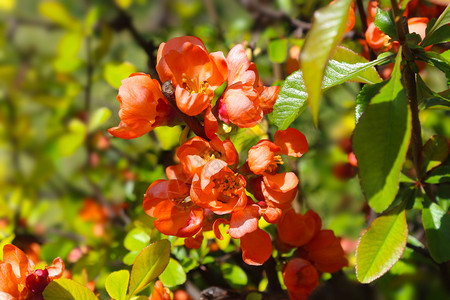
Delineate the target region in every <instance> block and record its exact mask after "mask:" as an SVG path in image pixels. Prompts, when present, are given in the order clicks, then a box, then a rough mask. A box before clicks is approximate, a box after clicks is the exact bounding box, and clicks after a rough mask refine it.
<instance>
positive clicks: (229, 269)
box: [220, 263, 248, 289]
mask: <svg viewBox="0 0 450 300" xmlns="http://www.w3.org/2000/svg"><path fill="white" fill-rule="evenodd" d="M220 271H221V272H222V274H223V278H225V280H226V281H227V282H228V283H229V284H230V286H231V287H232V288H235V289H239V288H243V287H245V286H246V285H247V283H248V278H247V274H246V273H245V272H244V270H242V269H241V268H240V267H239V266H237V265H233V264H229V263H223V264H222V265H221V266H220Z"/></svg>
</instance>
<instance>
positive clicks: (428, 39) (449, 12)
mask: <svg viewBox="0 0 450 300" xmlns="http://www.w3.org/2000/svg"><path fill="white" fill-rule="evenodd" d="M448 23H450V5H448V6H447V8H446V9H445V10H444V11H443V12H442V14H441V15H440V16H439V18H438V19H437V20H436V22H435V23H434V24H433V26H432V27H431V28H430V29H429V30H428V28H427V35H426V36H425V38H424V39H423V41H422V43H421V45H422V46H424V47H426V46H428V45H432V44H433V39H436V38H435V37H434V35H438V34H442V31H440V32H438V31H439V28H441V27H442V26H445V25H447V24H448ZM447 30H448V29H447ZM447 34H448V33H447Z"/></svg>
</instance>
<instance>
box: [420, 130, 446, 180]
mask: <svg viewBox="0 0 450 300" xmlns="http://www.w3.org/2000/svg"><path fill="white" fill-rule="evenodd" d="M448 152H449V147H448V143H447V139H446V138H445V136H442V135H433V136H432V137H431V138H430V139H429V140H428V141H427V142H426V143H425V145H424V146H423V149H422V153H421V154H422V158H421V160H422V163H421V169H422V173H424V172H427V171H429V170H431V169H432V168H434V167H436V166H438V165H440V164H441V163H442V162H443V161H444V160H445V159H446V158H447V156H448Z"/></svg>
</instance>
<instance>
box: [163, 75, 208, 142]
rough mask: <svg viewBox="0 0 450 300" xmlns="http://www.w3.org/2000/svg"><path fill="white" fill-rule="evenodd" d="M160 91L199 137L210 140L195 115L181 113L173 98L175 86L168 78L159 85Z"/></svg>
mask: <svg viewBox="0 0 450 300" xmlns="http://www.w3.org/2000/svg"><path fill="white" fill-rule="evenodd" d="M161 90H162V93H163V95H164V97H166V99H167V101H169V103H170V105H171V106H172V107H173V108H174V109H175V110H176V111H177V112H178V114H179V115H180V116H181V118H182V119H183V121H184V122H185V123H186V125H187V126H189V128H190V129H191V130H192V131H193V132H194V133H195V134H196V135H198V136H199V137H201V138H204V139H205V140H208V141H209V140H210V139H209V138H208V137H207V136H206V133H205V128H203V126H202V124H200V122H199V120H198V119H197V118H195V117H192V116H188V115H186V114H185V113H183V112H182V111H181V110H180V109H179V108H178V106H177V102H176V100H175V87H174V86H173V84H172V82H171V81H170V80H167V81H166V82H164V83H163V84H162V87H161Z"/></svg>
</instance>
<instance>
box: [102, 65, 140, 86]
mask: <svg viewBox="0 0 450 300" xmlns="http://www.w3.org/2000/svg"><path fill="white" fill-rule="evenodd" d="M134 72H136V67H135V66H134V65H132V64H131V63H129V62H123V63H114V62H109V63H107V64H106V65H105V68H104V69H103V77H104V78H105V80H106V81H107V82H108V83H109V84H110V85H111V86H112V87H114V88H116V89H118V88H119V87H120V85H121V84H122V80H123V79H125V78H127V77H128V76H130V74H132V73H134Z"/></svg>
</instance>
